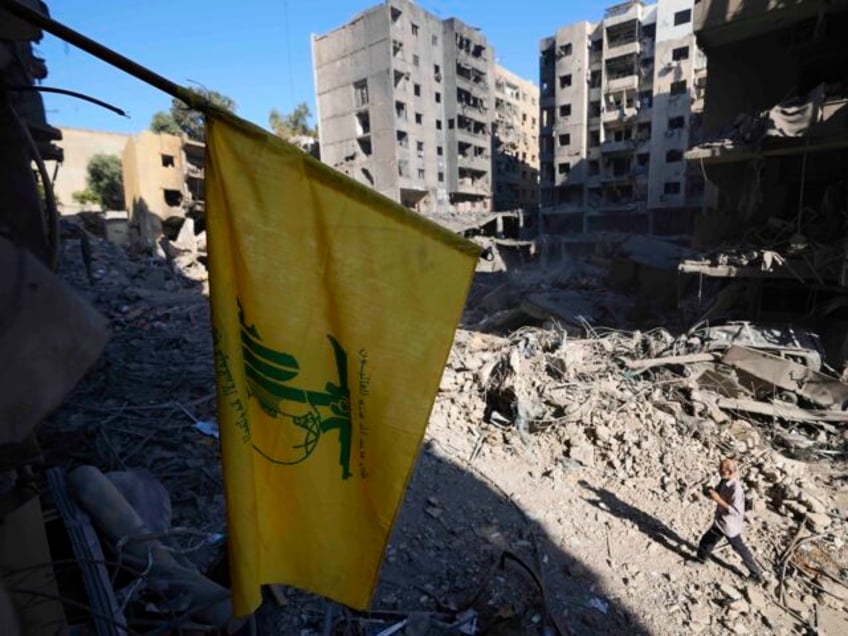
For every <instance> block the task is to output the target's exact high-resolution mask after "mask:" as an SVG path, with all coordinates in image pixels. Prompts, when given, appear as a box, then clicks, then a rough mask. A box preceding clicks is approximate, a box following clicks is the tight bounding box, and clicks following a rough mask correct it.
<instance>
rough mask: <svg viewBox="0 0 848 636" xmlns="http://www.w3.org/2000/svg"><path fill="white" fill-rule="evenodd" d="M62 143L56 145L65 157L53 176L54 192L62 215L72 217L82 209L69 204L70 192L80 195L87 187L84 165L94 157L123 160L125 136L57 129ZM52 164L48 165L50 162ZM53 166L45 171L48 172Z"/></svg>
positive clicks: (72, 202) (74, 129) (75, 204)
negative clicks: (71, 215)
mask: <svg viewBox="0 0 848 636" xmlns="http://www.w3.org/2000/svg"><path fill="white" fill-rule="evenodd" d="M60 130H61V131H62V140H61V141H59V142H57V145H58V146H60V147H61V148H62V150H63V151H64V153H65V159H64V161H63V162H62V164H61V165H60V166H59V169H58V171H57V172H56V181H55V183H54V184H53V188H54V191H55V193H56V196H57V197H58V200H59V202H60V207H59V209H60V211H61V212H62V214H75V213H77V212H79V211H80V210H81V209H82V208H90V207H91V206H90V205H87V206H80V205H79V204H77V203H75V202H74V200H73V194H74V192H80V191H82V190H85V188H86V187H87V184H86V177H87V175H88V162H89V161H90V160H91V158H92V157H93V156H94V155H96V154H100V153H102V154H107V155H117V156H118V157H123V154H124V147H125V146H126V144H127V140H128V139H129V138H130V136H129V135H125V134H121V133H110V132H101V131H95V130H83V129H81V128H61V129H60ZM50 163H52V162H50ZM52 170H53V166H50V167H49V171H52Z"/></svg>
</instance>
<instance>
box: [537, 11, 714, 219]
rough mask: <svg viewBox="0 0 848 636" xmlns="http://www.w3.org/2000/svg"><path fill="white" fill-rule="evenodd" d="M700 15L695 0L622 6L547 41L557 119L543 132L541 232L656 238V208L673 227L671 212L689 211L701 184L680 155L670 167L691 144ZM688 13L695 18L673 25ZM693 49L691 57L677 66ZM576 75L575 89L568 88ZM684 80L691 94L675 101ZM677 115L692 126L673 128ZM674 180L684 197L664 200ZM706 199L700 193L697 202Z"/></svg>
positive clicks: (546, 97) (546, 71) (546, 78)
mask: <svg viewBox="0 0 848 636" xmlns="http://www.w3.org/2000/svg"><path fill="white" fill-rule="evenodd" d="M692 9H693V0H659V2H658V3H656V4H653V5H645V4H642V3H641V2H631V3H621V4H619V5H615V6H613V7H610V8H609V9H607V11H606V12H605V14H604V17H603V19H602V20H601V21H600V22H598V23H594V24H593V23H587V22H581V23H577V24H573V25H569V26H565V27H562V28H560V29H558V30H557V32H556V33H555V34H554V36H552V37H550V38H546V39H544V40H542V42H541V49H542V63H541V67H540V78H541V79H540V85H541V90H542V97H541V100H542V114H543V119H544V115H545V111H546V110H547V111H548V112H549V113H551V114H552V119H553V123H552V125H551V126H549V127H547V128H544V121H543V122H542V126H543V128H542V131H541V135H540V141H541V151H540V152H541V155H542V163H541V175H540V181H541V201H540V203H541V206H542V207H541V208H540V213H541V215H542V217H543V223H542V225H543V228H542V230H543V231H545V228H546V227H547V230H548V231H551V232H553V233H573V232H577V233H579V232H593V231H622V232H653V231H654V224H653V220H654V216H655V211H657V210H658V211H659V213H660V215H661V217H662V222H661V223H660V226H661V227H662V228H666V230H667V229H668V228H670V227H672V226H676V223H675V222H674V219H672V220H671V222H669V220H668V215H669V214H670V213H671V212H670V211H673V210H676V209H681V210H684V211H685V214H689V213H690V212H691V210H690V208H691V207H692V206H691V205H690V203H691V202H690V201H689V200H688V199H687V192H689V191H690V190H693V189H694V190H698V188H697V187H696V188H689V187H688V185H687V184H688V181H687V180H688V178H689V175H688V174H687V169H686V164H685V162H684V161H683V160H682V157H681V159H680V160H675V161H672V162H668V161H666V154H667V152H668V151H669V150H679V151H680V152H681V153H682V152H683V151H684V150H686V148H687V147H688V143H689V141H690V135H689V129H690V112H691V110H692V101H693V96H694V85H695V74H696V70H695V64H694V61H695V60H696V58H697V57H698V52H697V50H696V47H695V41H694V37H693V35H692V16H691V12H692ZM687 11H688V12H689V15H688V19H685V20H681V19H678V20H675V16H676V15H677V14H680V18H684V17H685V16H686V14H685V13H681V12H687ZM676 21H677V22H681V23H680V24H675V22H676ZM566 47H567V49H568V52H567V53H566ZM686 47H688V53H689V55H688V58H687V59H682V60H672V55H673V51H675V50H676V49H683V48H686ZM551 56H553V58H552V59H553V62H552V63H551V62H550V61H547V62H546V58H547V59H548V60H550V59H551ZM699 72H703V71H699ZM568 75H570V76H571V82H570V86H568V85H567V84H568V83H569V82H568V81H565V82H564V83H563V82H561V78H562V77H563V76H568ZM675 82H678V83H677V84H674V83H675ZM679 82H685V83H686V84H685V90H684V91H683V92H682V93H680V94H675V95H671V94H670V93H671V89H672V85H673V84H674V87H675V90H676V91H678V90H680V87H681V84H679ZM564 84H565V85H564ZM546 89H547V92H546ZM698 103H699V105H700V102H698ZM564 105H568V107H567V108H565V110H563V109H562V107H563V106H564ZM677 116H683V117H684V120H685V125H684V128H683V129H681V130H680V131H676V130H675V131H672V132H668V127H669V126H668V121H669V118H671V117H677ZM562 135H567V136H565V137H563V136H562ZM669 182H677V183H679V184H680V185H679V188H680V192H679V193H678V194H676V195H666V193H665V190H666V186H665V184H666V183H669ZM669 187H670V188H672V189H673V188H675V187H677V186H669ZM701 196H702V195H701V194H700V190H698V197H699V198H698V201H697V205H698V206H699V205H700V200H701ZM545 218H547V219H548V222H547V223H545V222H544V219H545ZM684 224H685V223H681V224H680V225H684ZM672 230H674V231H676V229H675V228H674V227H672ZM664 231H665V230H664ZM674 231H667V232H666V233H674Z"/></svg>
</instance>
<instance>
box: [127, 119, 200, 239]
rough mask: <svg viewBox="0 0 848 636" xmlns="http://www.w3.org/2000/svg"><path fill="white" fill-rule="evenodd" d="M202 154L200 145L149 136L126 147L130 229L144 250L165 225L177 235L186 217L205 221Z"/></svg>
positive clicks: (182, 139)
mask: <svg viewBox="0 0 848 636" xmlns="http://www.w3.org/2000/svg"><path fill="white" fill-rule="evenodd" d="M203 153H204V145H203V143H201V142H199V141H193V140H191V139H188V138H186V137H183V136H177V135H168V134H164V133H154V132H151V131H149V130H145V131H144V132H142V133H140V134H138V135H136V136H135V137H131V138H130V139H129V140H128V141H127V145H126V146H125V148H124V151H123V168H124V201H125V202H126V205H127V207H128V209H129V222H130V228H131V230H132V231H133V232H134V233H137V234H136V238H137V239H138V240H140V242H141V244H142V245H145V246H151V245H153V243H154V242H155V241H156V240H157V239H158V237H159V236H161V234H162V233H163V224H165V225H167V224H171V225H173V226H175V228H176V229H178V228H179V226H180V225H181V224H182V221H183V219H184V218H186V217H187V216H188V217H192V218H195V219H199V218H201V217H202V216H203V210H204V194H203V179H204V169H203ZM175 231H176V230H175ZM166 233H168V232H166Z"/></svg>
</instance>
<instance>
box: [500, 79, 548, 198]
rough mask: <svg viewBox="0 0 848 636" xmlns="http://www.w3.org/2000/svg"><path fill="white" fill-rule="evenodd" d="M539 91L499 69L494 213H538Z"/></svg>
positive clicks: (531, 83)
mask: <svg viewBox="0 0 848 636" xmlns="http://www.w3.org/2000/svg"><path fill="white" fill-rule="evenodd" d="M538 117H539V87H538V86H536V85H535V84H534V83H533V82H531V81H529V80H525V79H522V78H521V77H518V76H517V75H516V74H515V73H512V72H510V71H508V70H507V69H505V68H503V67H502V66H499V65H497V64H496V65H495V121H494V122H493V124H492V129H493V133H494V135H493V151H494V160H495V163H494V177H495V191H494V209H495V210H496V211H507V210H527V211H529V210H535V209H536V206H537V205H538V195H539V136H538V135H539V126H538V123H537V120H538Z"/></svg>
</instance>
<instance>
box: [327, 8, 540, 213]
mask: <svg viewBox="0 0 848 636" xmlns="http://www.w3.org/2000/svg"><path fill="white" fill-rule="evenodd" d="M312 56H313V66H314V73H315V90H316V96H317V99H316V102H317V111H318V120H319V127H318V130H319V135H320V145H321V159H322V161H324V162H325V163H327V164H329V165H331V166H333V167H335V168H337V169H338V170H341V171H343V172H345V173H346V174H348V175H349V176H351V177H353V178H355V179H357V180H358V181H360V182H362V183H364V184H367V185H369V186H371V187H373V188H374V189H376V190H378V191H379V192H382V193H383V194H385V195H387V196H389V197H390V198H392V199H395V200H396V201H399V202H401V203H402V204H404V205H406V206H408V207H410V208H414V209H416V210H418V211H420V212H422V213H428V212H433V213H436V212H445V211H452V210H455V211H460V212H462V211H488V210H491V209H492V198H493V157H492V138H493V135H492V133H493V124H494V123H495V116H496V115H495V103H496V101H495V94H496V89H495V81H494V76H495V65H494V51H493V50H492V47H491V46H490V45H489V43H488V41H487V40H486V37H485V35H483V34H482V33H481V32H480V31H479V30H477V29H474V28H471V27H469V26H466V25H465V24H463V23H462V22H461V21H459V20H457V19H455V18H450V19H447V20H441V19H439V18H438V17H436V16H434V15H432V14H430V13H428V12H427V11H425V10H424V9H422V8H421V7H420V6H418V5H416V4H415V3H413V2H410V1H409V0H389V1H387V2H385V3H383V4H379V5H377V6H374V7H372V8H370V9H367V10H366V11H364V12H363V13H361V14H359V15H358V16H356V17H355V18H354V19H353V20H351V21H350V22H349V23H347V24H345V25H344V26H342V27H339V28H338V29H336V30H334V31H331V32H330V33H327V34H325V35H321V36H314V37H313V40H312ZM527 92H528V91H527V90H525V93H527ZM521 152H528V151H527V150H523V151H521ZM528 156H531V155H528ZM519 176H520V172H519ZM528 178H532V177H528ZM518 192H519V194H520V192H521V189H520V187H519V190H518ZM525 194H526V191H525ZM531 198H532V197H524V199H523V200H527V199H531ZM519 199H520V197H519Z"/></svg>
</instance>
